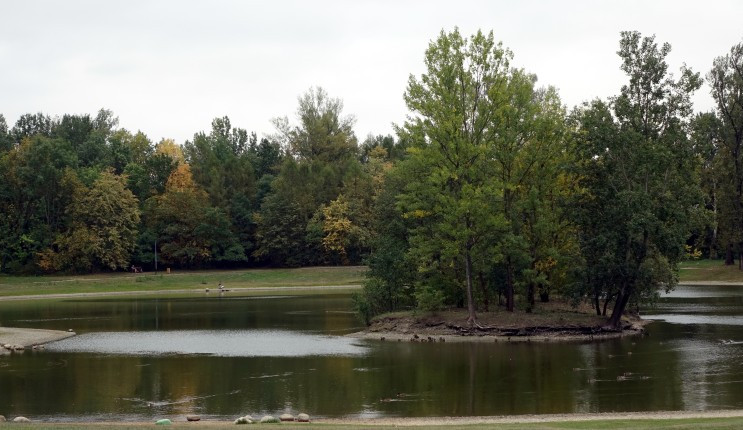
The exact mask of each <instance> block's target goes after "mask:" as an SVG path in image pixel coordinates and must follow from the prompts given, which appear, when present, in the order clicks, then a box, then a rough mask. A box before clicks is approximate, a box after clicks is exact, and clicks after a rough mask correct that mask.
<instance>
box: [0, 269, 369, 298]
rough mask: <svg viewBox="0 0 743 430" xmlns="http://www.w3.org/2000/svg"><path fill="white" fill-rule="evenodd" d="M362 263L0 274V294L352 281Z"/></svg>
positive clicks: (361, 271) (361, 274)
mask: <svg viewBox="0 0 743 430" xmlns="http://www.w3.org/2000/svg"><path fill="white" fill-rule="evenodd" d="M365 272H366V267H363V266H353V267H306V268H299V269H251V270H190V271H186V270H184V271H178V270H175V271H172V272H171V273H170V274H166V273H164V272H159V273H158V274H154V273H153V272H150V273H137V274H132V273H101V274H91V275H76V276H0V296H24V295H34V294H67V293H98V292H128V291H141V292H147V291H160V290H185V289H200V288H207V287H208V288H211V289H214V288H217V287H218V285H219V283H220V282H222V283H223V284H224V286H225V288H256V287H285V286H319V285H353V284H360V283H361V282H362V281H363V278H364V273H365Z"/></svg>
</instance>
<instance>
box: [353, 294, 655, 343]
mask: <svg viewBox="0 0 743 430" xmlns="http://www.w3.org/2000/svg"><path fill="white" fill-rule="evenodd" d="M543 305H546V306H542V307H541V308H540V309H539V310H538V311H535V312H532V313H527V312H524V311H516V312H506V311H504V310H500V309H499V310H498V311H496V312H482V313H480V314H478V322H477V324H476V325H470V324H468V323H467V317H468V315H467V312H466V310H463V309H452V310H445V311H438V312H426V313H423V312H415V311H410V312H397V313H389V314H383V315H379V316H377V317H375V318H373V319H372V320H371V321H370V325H369V326H368V327H367V328H366V329H365V330H363V331H360V332H356V333H352V334H349V336H351V337H356V338H360V339H376V340H383V341H385V340H386V341H410V342H550V341H584V340H601V339H613V338H618V337H624V336H633V335H641V334H643V333H644V332H645V325H646V324H648V323H649V322H651V321H648V320H644V319H641V318H640V317H639V316H632V315H627V316H625V317H623V319H622V327H621V330H615V329H613V328H610V327H607V323H606V321H607V320H606V317H605V316H598V315H596V314H595V313H593V314H591V313H590V312H588V311H587V310H585V309H571V308H570V306H569V304H567V303H559V302H557V303H556V302H553V303H548V304H543Z"/></svg>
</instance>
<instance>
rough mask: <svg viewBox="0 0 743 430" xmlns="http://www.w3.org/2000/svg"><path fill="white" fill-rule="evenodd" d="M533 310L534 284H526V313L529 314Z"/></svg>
mask: <svg viewBox="0 0 743 430" xmlns="http://www.w3.org/2000/svg"><path fill="white" fill-rule="evenodd" d="M532 309H534V284H532V283H531V282H529V283H528V284H526V313H528V314H530V313H531V311H532Z"/></svg>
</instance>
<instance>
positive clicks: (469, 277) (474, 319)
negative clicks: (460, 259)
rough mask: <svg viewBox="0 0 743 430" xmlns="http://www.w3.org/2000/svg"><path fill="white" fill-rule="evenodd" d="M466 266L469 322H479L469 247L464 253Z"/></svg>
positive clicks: (472, 323) (470, 323) (473, 323)
mask: <svg viewBox="0 0 743 430" xmlns="http://www.w3.org/2000/svg"><path fill="white" fill-rule="evenodd" d="M464 266H465V271H466V276H467V312H468V314H469V316H468V317H467V324H469V325H471V326H472V325H475V324H477V316H476V315H475V301H474V300H473V298H472V257H471V256H470V250H469V247H468V248H467V250H466V251H465V254H464Z"/></svg>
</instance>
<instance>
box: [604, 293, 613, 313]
mask: <svg viewBox="0 0 743 430" xmlns="http://www.w3.org/2000/svg"><path fill="white" fill-rule="evenodd" d="M613 297H614V296H613V295H611V294H609V295H607V296H606V300H604V311H603V313H602V314H601V315H602V316H606V308H608V307H609V303H611V299H612V298H613Z"/></svg>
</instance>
